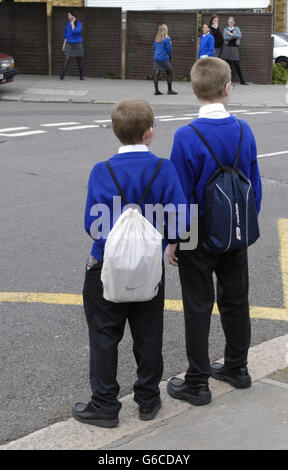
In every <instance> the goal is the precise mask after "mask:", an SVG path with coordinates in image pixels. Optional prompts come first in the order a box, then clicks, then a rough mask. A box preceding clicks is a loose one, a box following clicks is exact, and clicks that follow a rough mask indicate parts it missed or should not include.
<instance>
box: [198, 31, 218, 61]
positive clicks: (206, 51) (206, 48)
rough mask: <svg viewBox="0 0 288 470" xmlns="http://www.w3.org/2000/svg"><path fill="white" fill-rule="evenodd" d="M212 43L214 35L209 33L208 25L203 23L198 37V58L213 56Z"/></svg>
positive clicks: (213, 42)
mask: <svg viewBox="0 0 288 470" xmlns="http://www.w3.org/2000/svg"><path fill="white" fill-rule="evenodd" d="M214 45H215V40H214V37H213V36H212V34H211V33H210V28H209V25H208V24H206V23H205V24H203V34H202V36H201V39H200V45H199V51H198V59H201V57H213V55H214Z"/></svg>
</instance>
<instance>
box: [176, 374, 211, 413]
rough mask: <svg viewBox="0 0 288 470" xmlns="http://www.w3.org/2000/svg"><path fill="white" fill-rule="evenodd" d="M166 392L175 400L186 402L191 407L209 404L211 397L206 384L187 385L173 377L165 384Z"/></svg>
mask: <svg viewBox="0 0 288 470" xmlns="http://www.w3.org/2000/svg"><path fill="white" fill-rule="evenodd" d="M167 392H168V393H169V395H170V396H171V397H173V398H176V399H177V400H186V401H188V402H189V403H191V405H195V406H202V405H208V403H210V402H211V399H212V395H211V392H210V390H209V387H208V385H207V384H197V385H188V384H185V380H182V379H178V378H177V377H173V378H172V379H171V380H170V381H169V382H168V384H167Z"/></svg>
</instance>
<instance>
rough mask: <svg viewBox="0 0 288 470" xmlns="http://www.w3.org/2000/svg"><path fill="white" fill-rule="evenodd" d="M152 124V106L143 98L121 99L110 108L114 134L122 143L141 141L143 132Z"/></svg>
mask: <svg viewBox="0 0 288 470" xmlns="http://www.w3.org/2000/svg"><path fill="white" fill-rule="evenodd" d="M153 125H154V112H153V108H152V106H151V105H150V104H149V103H148V102H147V101H143V100H131V99H130V100H122V101H119V102H118V103H116V104H115V106H114V108H113V109H112V126H113V130H114V133H115V135H116V136H117V137H118V139H119V140H120V142H121V143H122V144H124V145H134V144H139V143H141V142H142V139H143V136H144V134H145V132H146V131H147V130H148V129H150V127H153Z"/></svg>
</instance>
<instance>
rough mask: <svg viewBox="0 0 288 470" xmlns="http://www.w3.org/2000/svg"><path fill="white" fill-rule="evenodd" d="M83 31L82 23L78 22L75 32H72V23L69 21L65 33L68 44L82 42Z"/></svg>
mask: <svg viewBox="0 0 288 470" xmlns="http://www.w3.org/2000/svg"><path fill="white" fill-rule="evenodd" d="M81 31H82V23H81V21H78V22H77V24H76V25H75V28H74V29H73V30H72V26H71V23H70V21H68V23H67V24H66V28H65V32H64V39H66V40H67V42H72V43H75V42H82V36H81Z"/></svg>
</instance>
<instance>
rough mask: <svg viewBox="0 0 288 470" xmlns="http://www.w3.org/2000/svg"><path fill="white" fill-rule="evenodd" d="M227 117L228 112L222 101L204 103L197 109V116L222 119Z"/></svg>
mask: <svg viewBox="0 0 288 470" xmlns="http://www.w3.org/2000/svg"><path fill="white" fill-rule="evenodd" d="M228 117H230V114H229V113H228V112H227V111H226V109H225V106H224V105H223V104H222V103H211V104H206V105H205V106H201V108H200V109H199V118H206V119H224V118H228Z"/></svg>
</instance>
